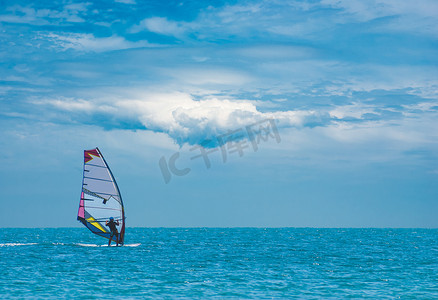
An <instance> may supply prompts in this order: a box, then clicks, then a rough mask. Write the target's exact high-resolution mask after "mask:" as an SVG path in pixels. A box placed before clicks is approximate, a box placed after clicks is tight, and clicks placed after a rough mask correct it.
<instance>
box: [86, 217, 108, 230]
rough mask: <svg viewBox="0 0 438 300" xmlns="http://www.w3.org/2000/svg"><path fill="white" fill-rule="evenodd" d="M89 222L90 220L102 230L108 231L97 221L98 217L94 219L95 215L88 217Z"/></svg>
mask: <svg viewBox="0 0 438 300" xmlns="http://www.w3.org/2000/svg"><path fill="white" fill-rule="evenodd" d="M87 222H89V223H90V224H91V225H93V226H94V227H96V228H98V229H100V230H102V231H103V232H106V230H105V229H104V228H103V227H102V225H100V223H99V222H97V221H96V219H94V218H93V217H89V218H88V219H87Z"/></svg>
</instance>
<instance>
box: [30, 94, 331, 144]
mask: <svg viewBox="0 0 438 300" xmlns="http://www.w3.org/2000/svg"><path fill="white" fill-rule="evenodd" d="M37 103H38V104H49V105H52V106H54V107H56V108H57V109H61V110H65V111H81V112H87V113H106V114H110V115H111V116H112V117H119V118H128V119H134V120H138V121H140V122H141V123H142V124H143V125H144V126H145V127H146V128H147V129H148V130H152V131H156V132H164V133H167V134H168V135H169V136H170V137H171V138H172V139H174V140H175V141H177V142H178V143H181V144H182V143H185V142H187V143H189V144H196V143H200V142H202V141H203V140H205V139H209V138H210V139H211V138H214V137H216V136H217V135H220V134H224V133H226V132H227V131H228V130H236V129H240V128H243V127H245V126H247V125H251V124H253V123H255V122H258V121H261V120H264V119H276V121H277V126H279V127H302V126H307V125H311V126H313V125H315V124H323V122H325V121H326V119H325V118H326V116H325V115H324V114H321V113H318V112H315V111H273V112H265V113H263V112H260V111H259V110H258V109H257V106H256V105H255V104H254V103H253V102H251V101H246V100H240V101H239V100H227V99H217V98H207V99H203V100H194V99H193V98H192V96H190V95H189V94H185V93H171V94H153V95H152V94H151V95H145V96H143V97H142V98H139V99H127V100H116V101H111V102H109V101H97V100H96V101H95V102H92V101H86V100H82V99H79V100H75V99H56V100H46V101H40V102H37Z"/></svg>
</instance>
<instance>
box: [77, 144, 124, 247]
mask: <svg viewBox="0 0 438 300" xmlns="http://www.w3.org/2000/svg"><path fill="white" fill-rule="evenodd" d="M111 217H113V218H114V221H115V222H119V226H117V229H118V235H119V236H118V240H119V244H123V242H124V237H125V211H124V207H123V201H122V196H121V195H120V191H119V187H118V186H117V183H116V180H115V178H114V176H113V174H112V172H111V170H110V168H109V167H108V164H107V163H106V161H105V159H104V158H103V155H102V153H101V152H100V150H99V148H95V149H92V150H85V151H84V173H83V179H82V193H81V199H80V202H79V211H78V220H79V221H80V222H82V224H84V225H85V227H87V228H88V229H90V230H91V232H93V233H95V234H97V235H100V236H103V237H105V238H107V239H109V238H110V236H111V231H110V229H109V227H107V226H106V225H105V223H106V221H108V220H109V219H110V218H111ZM113 240H114V241H115V240H116V239H115V237H113Z"/></svg>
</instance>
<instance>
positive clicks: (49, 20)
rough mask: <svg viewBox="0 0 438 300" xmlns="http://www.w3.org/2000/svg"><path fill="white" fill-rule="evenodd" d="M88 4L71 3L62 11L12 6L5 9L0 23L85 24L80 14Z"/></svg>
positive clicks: (0, 17) (83, 12) (84, 11)
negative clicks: (5, 12)
mask: <svg viewBox="0 0 438 300" xmlns="http://www.w3.org/2000/svg"><path fill="white" fill-rule="evenodd" d="M89 5H90V3H73V4H68V5H65V6H64V7H63V8H62V10H54V9H35V8H33V7H32V6H25V7H23V6H20V5H14V6H10V7H8V8H7V9H6V11H7V12H8V14H2V15H0V22H9V23H24V24H33V25H46V24H53V25H57V24H60V23H63V22H68V23H81V22H85V20H84V19H83V18H82V14H85V13H86V12H87V9H88V8H87V7H88V6H89Z"/></svg>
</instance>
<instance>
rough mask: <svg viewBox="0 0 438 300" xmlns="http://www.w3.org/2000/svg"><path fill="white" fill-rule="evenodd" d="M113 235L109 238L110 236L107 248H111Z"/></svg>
mask: <svg viewBox="0 0 438 300" xmlns="http://www.w3.org/2000/svg"><path fill="white" fill-rule="evenodd" d="M113 235H114V234H113V233H111V236H110V238H109V241H108V247H109V246H111V240H112V239H113Z"/></svg>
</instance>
